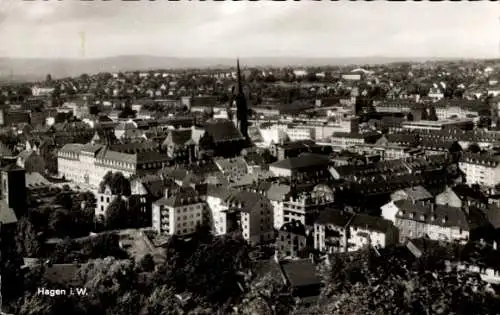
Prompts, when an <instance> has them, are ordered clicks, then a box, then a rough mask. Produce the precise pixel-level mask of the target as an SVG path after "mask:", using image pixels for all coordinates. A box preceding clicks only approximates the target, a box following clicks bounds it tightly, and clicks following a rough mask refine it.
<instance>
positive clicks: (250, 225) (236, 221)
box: [212, 190, 274, 245]
mask: <svg viewBox="0 0 500 315" xmlns="http://www.w3.org/2000/svg"><path fill="white" fill-rule="evenodd" d="M223 197H224V200H223V201H222V203H221V205H220V208H219V209H218V212H219V214H220V215H219V220H220V221H222V224H220V223H219V225H220V226H222V228H223V232H225V233H228V232H231V231H236V230H240V231H241V233H242V235H243V238H244V239H245V240H247V241H248V242H249V243H250V244H252V245H257V244H262V243H267V242H270V241H272V240H273V239H274V228H273V208H272V205H271V202H270V201H269V199H267V198H266V197H265V196H263V195H262V194H260V193H257V192H253V191H242V190H232V191H230V192H229V193H228V194H225V195H224V196H223ZM214 210H215V209H212V213H214V212H215V211H214Z"/></svg>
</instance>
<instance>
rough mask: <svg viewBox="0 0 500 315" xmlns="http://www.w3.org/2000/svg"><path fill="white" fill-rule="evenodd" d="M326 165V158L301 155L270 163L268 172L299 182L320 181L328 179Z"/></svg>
mask: <svg viewBox="0 0 500 315" xmlns="http://www.w3.org/2000/svg"><path fill="white" fill-rule="evenodd" d="M328 163H329V159H328V156H324V155H319V154H311V153H303V154H301V155H299V156H298V157H293V158H287V159H284V160H281V161H277V162H274V163H272V164H271V165H269V171H271V172H272V173H273V174H274V175H275V176H277V177H286V178H289V179H290V180H297V181H299V182H304V181H307V180H311V181H320V180H323V179H325V178H330V173H329V171H328Z"/></svg>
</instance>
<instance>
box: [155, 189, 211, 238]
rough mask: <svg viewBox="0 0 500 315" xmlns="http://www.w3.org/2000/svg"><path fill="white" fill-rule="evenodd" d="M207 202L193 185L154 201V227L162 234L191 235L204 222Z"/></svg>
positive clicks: (167, 191)
mask: <svg viewBox="0 0 500 315" xmlns="http://www.w3.org/2000/svg"><path fill="white" fill-rule="evenodd" d="M206 209H207V205H206V203H205V202H204V201H203V200H202V198H201V197H200V196H199V195H198V193H197V192H196V191H195V190H194V189H193V188H191V187H183V188H181V189H179V190H178V191H176V192H175V193H173V194H171V193H170V191H169V190H168V189H167V190H165V196H164V197H163V198H161V199H159V200H157V201H156V202H154V203H153V207H152V222H153V228H154V229H155V230H156V231H158V233H160V234H167V235H180V236H184V235H189V234H192V233H194V232H195V231H196V228H197V227H198V226H200V225H201V224H202V223H203V219H204V213H205V210H206Z"/></svg>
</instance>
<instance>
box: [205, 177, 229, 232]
mask: <svg viewBox="0 0 500 315" xmlns="http://www.w3.org/2000/svg"><path fill="white" fill-rule="evenodd" d="M233 191H234V189H232V188H229V187H227V186H216V185H209V186H208V188H207V194H206V202H207V205H208V208H209V209H210V213H211V215H210V225H211V227H212V232H213V234H214V235H224V234H226V233H227V224H226V213H225V210H226V209H227V206H226V204H225V200H226V198H228V197H229V195H230V194H232V193H233Z"/></svg>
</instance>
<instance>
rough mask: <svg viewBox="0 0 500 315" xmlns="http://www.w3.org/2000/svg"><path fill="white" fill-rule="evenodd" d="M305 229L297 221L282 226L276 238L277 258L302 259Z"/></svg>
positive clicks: (305, 236) (305, 235) (304, 246)
mask: <svg viewBox="0 0 500 315" xmlns="http://www.w3.org/2000/svg"><path fill="white" fill-rule="evenodd" d="M306 239H307V234H306V228H305V226H304V225H303V224H302V223H301V222H299V221H291V222H288V223H285V224H283V226H282V227H281V228H280V229H279V232H278V237H277V238H276V248H277V250H278V256H279V257H286V258H297V257H302V258H305V257H303V256H304V254H305V249H306V245H307V244H306Z"/></svg>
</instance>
